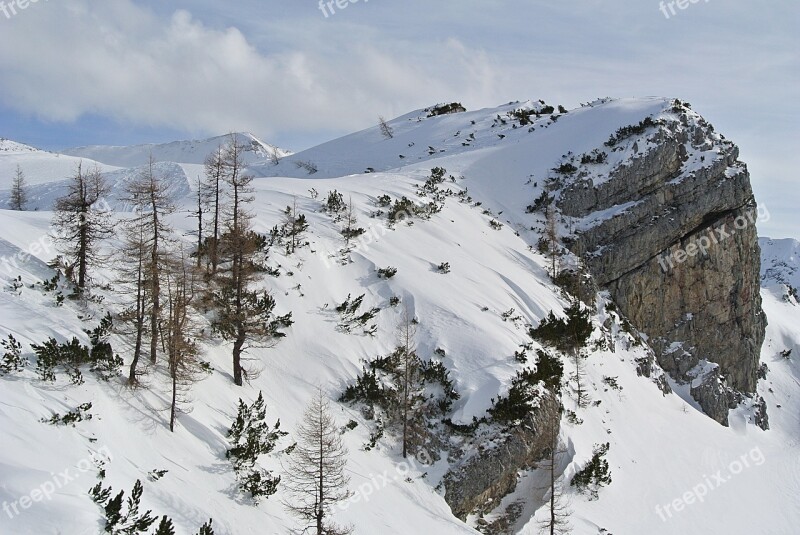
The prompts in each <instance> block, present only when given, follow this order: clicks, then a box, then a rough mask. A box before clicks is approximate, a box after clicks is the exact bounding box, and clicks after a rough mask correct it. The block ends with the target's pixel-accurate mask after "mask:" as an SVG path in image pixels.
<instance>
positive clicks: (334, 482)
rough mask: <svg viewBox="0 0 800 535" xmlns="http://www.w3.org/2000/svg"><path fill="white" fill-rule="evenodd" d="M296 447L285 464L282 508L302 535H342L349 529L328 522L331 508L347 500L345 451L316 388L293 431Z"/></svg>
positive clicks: (339, 435)
mask: <svg viewBox="0 0 800 535" xmlns="http://www.w3.org/2000/svg"><path fill="white" fill-rule="evenodd" d="M295 437H296V439H297V447H296V448H295V450H294V451H293V452H292V453H291V454H290V455H289V459H288V461H286V462H285V465H284V469H285V471H286V477H285V478H284V480H283V481H284V488H285V489H286V490H287V492H288V494H289V496H288V497H287V498H286V499H285V500H284V502H283V503H284V505H285V506H286V508H287V509H288V510H289V511H290V512H291V513H292V514H293V515H295V516H296V517H297V518H299V519H300V521H301V522H302V524H303V525H302V532H303V533H305V532H307V531H311V532H312V533H316V534H317V535H343V534H346V533H350V532H351V531H352V530H351V528H343V527H340V526H337V525H336V524H335V523H334V522H333V521H332V520H331V509H332V507H333V506H334V505H335V504H336V503H338V502H340V501H342V500H345V499H347V497H348V496H349V495H350V493H349V492H348V490H347V484H348V482H349V478H348V476H347V475H346V474H345V467H346V465H347V448H345V446H344V444H342V438H341V433H340V431H339V427H338V426H337V425H336V421H335V420H334V419H333V417H332V416H331V411H330V405H329V403H328V400H327V399H325V397H324V395H323V394H322V389H318V390H317V393H316V395H315V396H314V398H313V399H312V400H311V403H310V404H309V405H308V407H307V408H306V410H305V413H304V414H303V418H302V420H301V422H300V424H299V425H298V426H297V429H296V431H295Z"/></svg>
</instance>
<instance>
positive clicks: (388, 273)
mask: <svg viewBox="0 0 800 535" xmlns="http://www.w3.org/2000/svg"><path fill="white" fill-rule="evenodd" d="M395 275H397V268H395V267H391V266H389V267H385V268H380V269H378V277H379V278H381V279H391V278H392V277H394V276H395Z"/></svg>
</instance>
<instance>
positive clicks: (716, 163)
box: [558, 115, 766, 425]
mask: <svg viewBox="0 0 800 535" xmlns="http://www.w3.org/2000/svg"><path fill="white" fill-rule="evenodd" d="M682 119H683V123H682V124H683V126H682V127H681V126H680V125H681V123H678V122H676V123H674V124H672V125H667V126H663V127H661V128H659V130H658V131H657V132H655V133H654V134H653V135H652V136H651V137H650V138H649V142H650V143H649V145H651V146H652V148H651V149H649V150H647V151H645V152H644V153H640V154H639V155H638V156H637V157H636V158H634V159H633V161H632V162H631V163H629V164H628V165H624V166H621V167H618V168H617V169H615V170H614V171H612V173H611V175H610V176H609V177H608V179H607V180H605V181H604V182H602V183H601V184H599V185H598V186H596V187H595V186H594V185H593V184H592V182H591V180H589V179H584V180H578V181H576V182H574V183H572V184H571V185H569V186H567V187H564V188H563V189H562V191H561V195H560V198H559V201H558V202H559V208H560V209H561V211H562V213H564V214H565V215H568V216H572V217H577V218H589V217H590V216H592V215H593V214H596V213H597V212H600V211H603V210H608V209H610V208H612V207H614V206H618V205H627V207H626V208H627V209H625V210H624V211H622V212H621V213H619V214H617V215H616V216H614V217H611V218H608V219H604V220H602V221H601V222H599V223H598V224H595V225H594V226H589V227H588V228H584V229H583V230H582V231H581V232H578V233H577V236H576V238H575V239H574V240H573V241H572V242H571V243H570V247H571V248H572V250H573V251H574V252H576V253H578V254H580V255H583V257H584V258H585V259H586V262H587V265H588V267H589V269H590V271H591V272H592V274H593V275H594V277H595V278H596V280H597V282H598V284H599V285H601V286H603V287H606V288H607V289H608V290H609V291H610V293H611V295H612V297H613V298H614V300H615V301H616V302H617V304H618V305H619V308H620V310H621V311H622V312H623V313H624V314H625V315H626V316H628V318H629V319H630V320H631V322H632V323H633V324H634V325H635V326H636V328H637V329H639V330H640V331H641V332H643V333H645V334H646V335H647V336H648V338H649V342H650V344H651V346H652V347H653V349H654V350H655V351H656V355H657V357H658V361H659V364H660V365H661V366H662V367H663V368H664V369H665V370H666V371H668V372H669V373H670V375H672V377H673V378H675V379H676V380H678V381H681V382H689V381H693V382H694V383H693V387H694V390H693V395H695V397H696V399H697V401H698V402H699V403H700V404H701V406H702V407H703V409H704V410H705V411H706V413H707V414H709V416H711V417H712V418H714V419H715V420H717V421H719V422H720V423H722V424H726V425H727V414H728V408H730V407H732V406H735V405H736V403H737V402H738V400H739V399H740V398H741V396H740V395H738V393H739V392H743V393H753V392H755V389H756V381H757V370H758V362H759V353H760V348H761V344H762V342H763V340H764V332H765V328H766V318H765V315H764V313H763V311H762V310H761V297H760V293H759V284H760V283H759V270H760V249H759V246H758V237H757V232H756V225H755V223H756V221H757V212H756V206H755V202H754V199H753V192H752V189H751V186H750V177H749V174H748V172H747V168H746V166H745V165H744V164H743V163H741V162H740V161H739V160H738V149H737V148H736V146H735V145H733V144H731V143H729V142H727V141H724V140H721V139H720V138H719V137H717V136H712V135H711V133H712V132H713V129H712V128H711V127H710V125H707V124H706V123H705V122H704V121H702V119H700V120H699V122H693V123H690V122H689V121H688V120H687V118H686V116H685V115H684V116H683V118H682ZM713 148H716V149H717V156H716V157H715V159H714V160H713V161H709V162H707V163H706V164H704V165H703V166H698V168H696V169H694V170H692V171H690V172H688V171H685V170H684V169H683V167H684V165H685V161H686V159H687V154H688V153H689V152H690V151H692V150H693V149H697V150H702V151H708V150H709V149H713ZM706 361H707V363H715V364H717V365H718V367H719V370H716V367H715V366H714V365H713V364H707V363H706Z"/></svg>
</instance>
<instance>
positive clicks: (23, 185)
mask: <svg viewBox="0 0 800 535" xmlns="http://www.w3.org/2000/svg"><path fill="white" fill-rule="evenodd" d="M27 202H28V184H27V181H26V180H25V173H23V172H22V168H21V167H20V166H19V165H17V171H16V173H15V174H14V178H13V180H12V181H11V199H10V200H9V203H10V204H11V209H12V210H18V211H22V210H24V209H25V205H26V204H27Z"/></svg>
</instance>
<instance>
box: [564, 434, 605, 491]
mask: <svg viewBox="0 0 800 535" xmlns="http://www.w3.org/2000/svg"><path fill="white" fill-rule="evenodd" d="M608 448H609V443H608V442H606V443H605V444H598V445H595V447H594V450H593V453H592V458H591V459H590V460H589V462H588V463H587V464H586V466H584V467H583V468H582V469H581V470H579V471H578V472H576V473H575V475H574V476H573V478H572V481H571V482H570V486H573V487H575V488H576V489H577V490H578V492H580V493H584V492H588V493H589V495H590V499H597V497H598V491H599V490H600V487H602V486H604V485H609V484H611V471H610V470H609V468H608V461H607V460H606V459H604V457H605V455H606V453H608Z"/></svg>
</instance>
